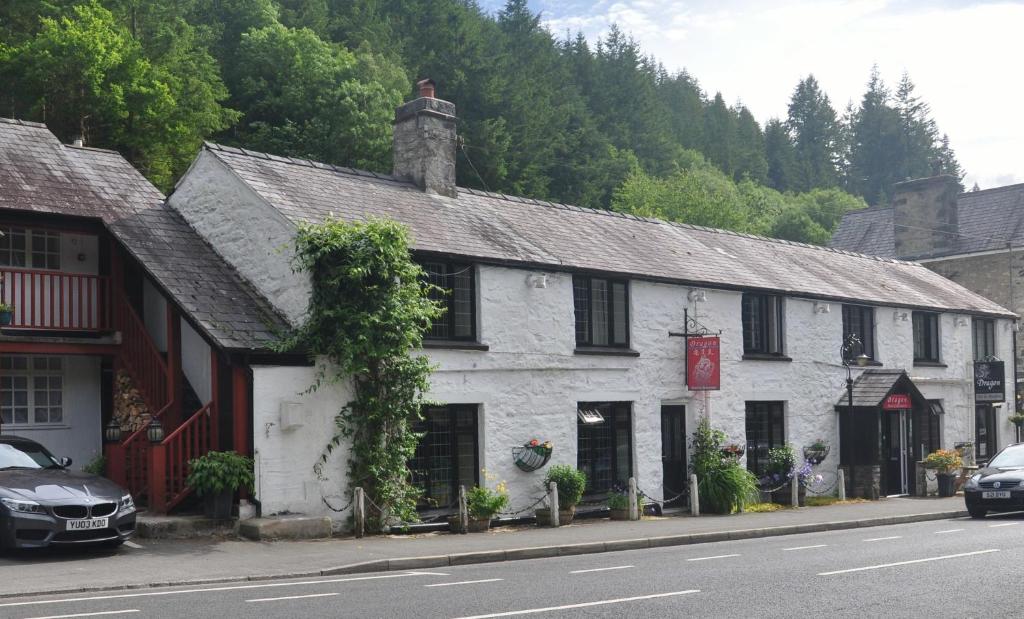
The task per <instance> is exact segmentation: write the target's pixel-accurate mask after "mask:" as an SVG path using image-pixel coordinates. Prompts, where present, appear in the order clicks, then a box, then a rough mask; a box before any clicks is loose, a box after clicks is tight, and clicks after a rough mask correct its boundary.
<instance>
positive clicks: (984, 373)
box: [974, 361, 1006, 402]
mask: <svg viewBox="0 0 1024 619" xmlns="http://www.w3.org/2000/svg"><path fill="white" fill-rule="evenodd" d="M1005 381H1006V369H1005V366H1004V365H1003V362H1002V361H975V362H974V401H975V402H1002V401H1003V400H1005V399H1006V390H1005V387H1006V384H1005Z"/></svg>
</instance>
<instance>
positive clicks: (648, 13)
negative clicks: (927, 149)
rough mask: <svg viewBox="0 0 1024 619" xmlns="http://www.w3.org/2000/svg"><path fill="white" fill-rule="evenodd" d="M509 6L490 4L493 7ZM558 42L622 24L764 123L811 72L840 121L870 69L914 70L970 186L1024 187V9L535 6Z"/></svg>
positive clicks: (889, 77)
mask: <svg viewBox="0 0 1024 619" xmlns="http://www.w3.org/2000/svg"><path fill="white" fill-rule="evenodd" d="M503 4H504V2H503V0H484V2H483V6H484V7H486V8H488V9H490V10H497V9H498V8H500V7H501V6H502V5H503ZM529 4H530V6H531V8H533V10H534V11H540V12H541V13H542V16H543V19H544V22H545V23H546V24H547V25H548V27H549V28H550V29H551V30H552V32H554V33H556V34H557V35H559V36H563V35H564V33H565V32H566V31H571V32H576V31H582V32H583V33H584V34H585V35H586V36H587V38H588V39H589V40H591V41H594V40H596V38H597V37H600V36H601V35H602V34H603V33H604V32H606V31H607V30H608V27H609V26H610V25H611V24H613V23H617V24H618V25H619V27H620V28H622V30H624V31H625V32H627V33H630V34H632V35H633V37H634V38H636V39H637V40H638V41H639V42H640V43H641V45H642V47H643V49H644V51H645V52H646V53H648V54H651V55H654V56H655V57H657V58H658V59H659V60H660V61H661V62H662V63H663V64H664V65H665V66H666V67H667V68H669V69H670V70H676V69H683V68H685V69H687V70H688V71H689V72H690V73H691V74H692V75H693V76H694V77H696V78H697V79H698V80H699V81H700V84H701V86H702V87H703V88H704V90H705V91H707V92H708V93H709V94H714V93H715V92H716V91H721V92H722V95H723V96H724V97H725V99H726V101H728V102H730V103H734V102H736V101H742V102H743V103H744V104H746V105H747V107H749V108H750V109H751V111H752V112H753V113H754V115H755V116H757V118H758V119H760V120H761V121H762V123H763V122H764V121H765V120H767V119H768V118H770V117H772V116H779V117H785V115H786V105H787V103H788V101H789V96H790V94H791V93H792V90H793V87H794V86H795V85H796V83H797V81H798V80H800V79H801V78H802V77H804V76H806V75H807V74H808V73H813V74H814V75H815V76H816V77H817V78H818V81H819V82H820V83H821V84H822V86H823V88H824V89H825V90H826V92H828V94H829V96H830V97H831V99H832V104H833V106H834V107H835V108H836V110H837V111H838V112H840V113H842V111H843V108H844V107H845V106H846V103H847V102H848V101H850V100H853V101H854V103H857V102H858V101H859V99H860V97H861V95H862V94H863V93H864V85H865V83H866V82H867V79H868V75H869V73H870V71H871V66H872V64H875V63H877V64H878V66H879V69H880V71H881V74H882V77H883V79H884V80H885V81H886V83H887V84H889V85H890V86H895V85H896V83H897V82H898V80H899V78H900V75H901V74H902V73H903V71H908V72H909V73H910V77H911V79H912V80H913V81H914V83H915V84H916V85H917V93H918V95H919V96H921V97H922V98H923V99H924V100H925V101H927V102H928V103H929V104H930V105H931V107H932V116H933V117H934V118H935V120H936V121H937V122H938V123H939V129H940V131H943V132H945V133H948V134H949V137H950V140H951V142H952V145H953V148H954V149H955V150H956V153H957V156H958V158H959V160H960V163H961V165H962V166H963V167H964V169H965V170H966V171H967V178H966V179H965V180H964V185H965V186H966V187H967V188H968V189H970V188H971V186H972V185H973V184H974V183H975V182H977V183H978V184H979V185H980V186H981V187H982V188H983V189H987V188H990V187H997V186H1000V185H1007V184H1011V183H1020V182H1024V110H1022V102H1024V76H1022V70H1021V69H1022V62H1024V2H1007V1H1001V2H995V1H992V2H988V1H972V0H960V1H957V0H936V1H933V2H925V1H922V0H888V1H887V0H718V1H715V0H694V1H680V0H529Z"/></svg>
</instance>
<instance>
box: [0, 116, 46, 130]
mask: <svg viewBox="0 0 1024 619" xmlns="http://www.w3.org/2000/svg"><path fill="white" fill-rule="evenodd" d="M0 122H2V123H6V124H8V125H24V126H26V127H35V128H36V129H46V128H47V127H46V124H45V123H39V122H35V121H33V120H21V119H19V118H6V117H4V116H0Z"/></svg>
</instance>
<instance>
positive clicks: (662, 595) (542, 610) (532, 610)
mask: <svg viewBox="0 0 1024 619" xmlns="http://www.w3.org/2000/svg"><path fill="white" fill-rule="evenodd" d="M690 593H700V589H688V590H686V591H673V592H671V593H654V594H652V595H638V596H635V597H631V598H617V599H614V600H600V601H598V602H583V603H581V604H566V605H565V606H548V607H546V608H528V609H526V610H513V611H511V612H507V613H491V614H489V615H473V616H470V617H459V618H458V619H491V618H492V617H513V616H515V615H535V614H537V613H550V612H552V611H556V610H568V609H570V608H588V607H590V606H604V605H606V604H623V603H625V602H636V601H638V600H653V599H655V598H667V597H672V596H677V595H688V594H690Z"/></svg>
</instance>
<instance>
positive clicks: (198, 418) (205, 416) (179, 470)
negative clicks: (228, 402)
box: [149, 402, 217, 513]
mask: <svg viewBox="0 0 1024 619" xmlns="http://www.w3.org/2000/svg"><path fill="white" fill-rule="evenodd" d="M216 421H217V415H216V411H215V410H214V407H213V402H210V403H209V404H207V405H206V406H204V407H202V408H201V409H199V410H198V411H196V412H195V414H193V415H192V416H191V417H189V418H188V419H187V420H186V421H185V423H183V424H181V425H180V426H178V428H177V429H176V430H175V431H174V432H171V434H170V435H168V437H167V438H165V439H164V440H163V442H162V443H160V444H159V445H152V446H151V458H150V469H149V473H150V475H149V508H150V509H151V510H152V511H154V512H156V513H167V512H169V511H170V510H172V509H174V507H175V506H176V505H177V504H178V503H180V502H181V501H182V500H183V499H184V498H185V497H187V496H188V494H189V493H190V492H191V491H192V488H190V487H189V486H188V485H187V484H186V483H185V479H186V478H187V477H188V463H189V460H192V459H194V458H198V457H199V456H202V455H205V454H206V453H208V452H210V451H211V450H212V449H213V448H214V445H215V442H216V428H215V426H214V424H215V423H216Z"/></svg>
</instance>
